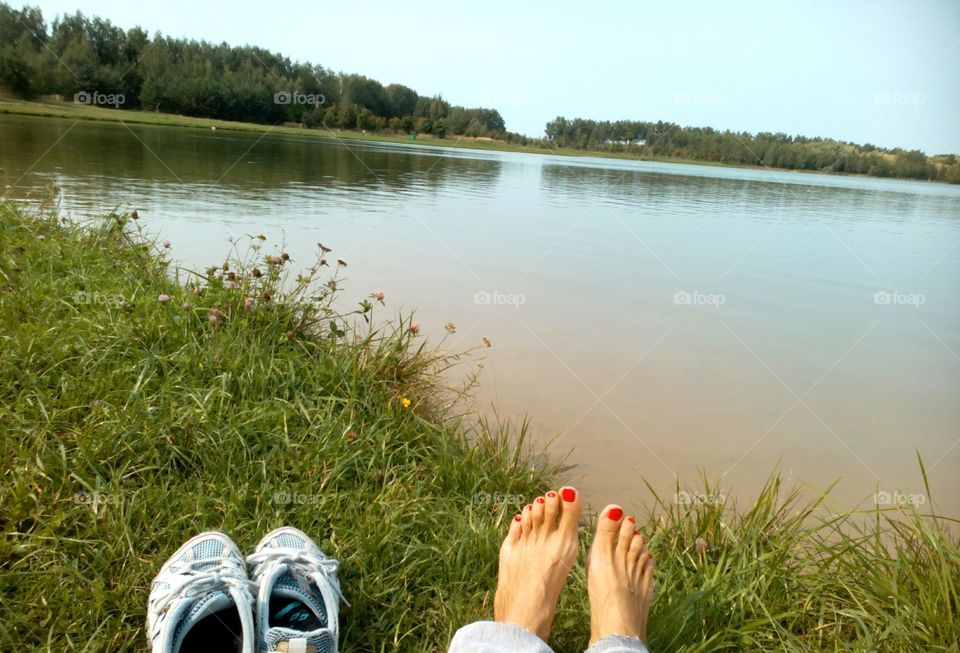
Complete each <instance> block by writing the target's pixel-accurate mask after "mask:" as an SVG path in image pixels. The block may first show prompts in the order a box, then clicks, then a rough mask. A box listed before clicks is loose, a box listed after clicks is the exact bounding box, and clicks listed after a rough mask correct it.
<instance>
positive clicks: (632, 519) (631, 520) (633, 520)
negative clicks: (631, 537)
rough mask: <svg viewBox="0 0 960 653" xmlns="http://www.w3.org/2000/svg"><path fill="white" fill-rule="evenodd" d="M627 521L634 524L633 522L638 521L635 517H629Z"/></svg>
mask: <svg viewBox="0 0 960 653" xmlns="http://www.w3.org/2000/svg"><path fill="white" fill-rule="evenodd" d="M627 521H628V522H630V523H631V524H632V523H633V522H635V521H636V519H634V518H633V517H627Z"/></svg>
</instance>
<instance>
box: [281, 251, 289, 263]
mask: <svg viewBox="0 0 960 653" xmlns="http://www.w3.org/2000/svg"><path fill="white" fill-rule="evenodd" d="M280 260H281V261H283V262H284V263H286V262H287V261H289V260H290V255H289V254H287V253H286V252H284V253H283V254H281V255H280Z"/></svg>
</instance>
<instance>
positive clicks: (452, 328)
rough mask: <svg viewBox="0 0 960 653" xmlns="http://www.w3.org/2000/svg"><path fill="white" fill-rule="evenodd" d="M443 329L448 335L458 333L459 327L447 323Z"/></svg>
mask: <svg viewBox="0 0 960 653" xmlns="http://www.w3.org/2000/svg"><path fill="white" fill-rule="evenodd" d="M443 328H444V329H446V330H447V333H456V332H457V325H456V324H454V323H453V322H447V323H446V324H445V325H444V327H443Z"/></svg>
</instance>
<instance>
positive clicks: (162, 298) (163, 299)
mask: <svg viewBox="0 0 960 653" xmlns="http://www.w3.org/2000/svg"><path fill="white" fill-rule="evenodd" d="M157 301H158V302H162V303H166V302H168V301H170V295H166V294H164V295H160V296H159V297H157Z"/></svg>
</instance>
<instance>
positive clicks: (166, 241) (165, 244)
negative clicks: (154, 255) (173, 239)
mask: <svg viewBox="0 0 960 653" xmlns="http://www.w3.org/2000/svg"><path fill="white" fill-rule="evenodd" d="M163 248H164V249H170V241H169V240H165V241H163Z"/></svg>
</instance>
